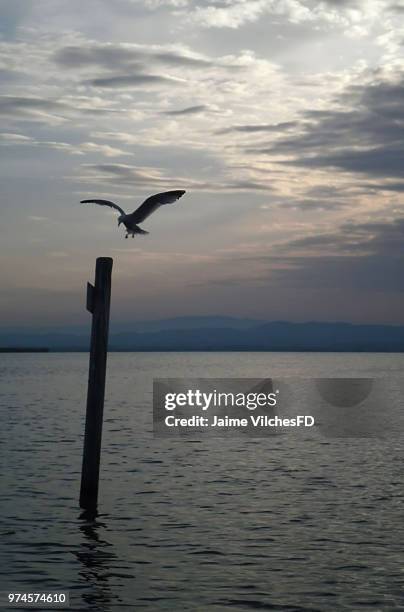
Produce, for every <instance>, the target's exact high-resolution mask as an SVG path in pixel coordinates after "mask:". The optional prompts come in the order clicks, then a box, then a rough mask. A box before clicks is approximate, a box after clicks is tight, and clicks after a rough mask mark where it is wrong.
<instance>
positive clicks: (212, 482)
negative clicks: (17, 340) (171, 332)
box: [0, 353, 404, 612]
mask: <svg viewBox="0 0 404 612" xmlns="http://www.w3.org/2000/svg"><path fill="white" fill-rule="evenodd" d="M403 371H404V355H402V354H400V355H384V354H379V355H367V354H338V355H334V354H322V355H319V354H303V353H300V354H293V353H276V354H266V353H141V354H136V353H112V354H110V356H109V363H108V380H107V394H106V404H105V421H104V437H103V455H102V468H101V469H102V477H101V482H100V506H99V515H98V517H97V518H96V520H95V521H91V520H86V519H85V518H83V517H82V516H81V513H80V510H79V508H78V493H79V484H80V470H81V455H82V433H83V429H84V416H85V397H86V385H87V373H88V356H87V355H86V354H20V355H11V354H9V355H7V354H3V355H0V377H1V378H0V408H1V411H0V439H1V446H0V461H1V466H2V473H1V488H0V494H1V510H0V517H1V522H0V532H1V548H0V570H1V586H0V590H5V589H18V590H20V591H21V590H24V589H26V590H30V591H33V590H35V591H38V590H46V589H48V590H68V591H70V600H71V609H73V610H99V611H102V612H109V611H111V612H115V611H118V610H124V609H128V610H134V609H136V610H137V609H139V610H141V609H144V610H153V611H154V610H156V611H160V610H176V611H179V610H193V611H195V610H197V611H199V610H200V611H205V610H209V611H226V610H234V611H237V610H240V611H246V610H281V611H288V610H290V611H294V610H296V611H298V610H307V611H315V610H318V611H321V612H323V611H325V612H327V611H333V612H335V611H336V610H347V611H348V610H349V611H357V610H386V611H387V610H389V611H390V610H404V562H403V559H404V556H403V541H404V520H403V516H404V503H403V502H404V482H403V450H404V443H403V439H402V438H401V437H400V436H398V437H392V438H390V437H387V438H385V439H378V438H342V439H341V438H337V439H330V438H325V437H322V436H317V437H313V436H311V437H307V436H304V435H302V436H300V435H299V436H292V437H290V436H275V437H268V438H265V439H254V438H252V439H242V438H239V439H237V438H234V437H233V438H228V439H221V438H207V439H203V440H199V441H192V440H187V439H156V438H153V435H152V381H153V378H154V377H156V378H157V377H160V378H164V377H182V376H186V377H193V378H197V377H214V378H219V377H250V378H259V377H268V376H272V377H285V376H303V377H321V376H330V377H334V376H341V377H352V376H358V377H360V376H363V377H366V376H370V377H373V376H375V377H383V376H385V375H386V376H387V375H388V376H391V375H393V376H400V375H401V374H402V372H403ZM400 400H401V401H402V397H401V398H398V397H397V398H396V401H397V405H398V406H399V402H400ZM399 407H400V406H399ZM381 409H384V407H383V406H381Z"/></svg>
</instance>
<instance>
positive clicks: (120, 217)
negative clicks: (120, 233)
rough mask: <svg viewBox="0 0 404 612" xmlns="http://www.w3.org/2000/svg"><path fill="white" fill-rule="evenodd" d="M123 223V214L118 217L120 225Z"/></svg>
mask: <svg viewBox="0 0 404 612" xmlns="http://www.w3.org/2000/svg"><path fill="white" fill-rule="evenodd" d="M121 223H123V215H119V217H118V227H119V226H120V225H121Z"/></svg>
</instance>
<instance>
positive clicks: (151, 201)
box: [80, 189, 185, 238]
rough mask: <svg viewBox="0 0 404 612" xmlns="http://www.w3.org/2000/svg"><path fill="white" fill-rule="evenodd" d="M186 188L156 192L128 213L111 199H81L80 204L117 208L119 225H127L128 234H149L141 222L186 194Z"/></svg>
mask: <svg viewBox="0 0 404 612" xmlns="http://www.w3.org/2000/svg"><path fill="white" fill-rule="evenodd" d="M184 193H185V191H184V190H182V189H181V190H176V191H164V192H163V193H156V194H155V195H152V196H150V197H149V198H147V199H146V200H145V201H144V202H143V204H141V205H140V206H139V208H137V209H136V210H135V211H134V212H133V213H129V214H128V215H127V214H126V213H125V211H124V210H123V209H122V208H121V207H120V206H118V204H115V203H114V202H110V201H109V200H81V202H80V204H99V205H100V206H109V207H110V208H115V210H117V211H118V212H119V213H120V215H119V217H118V227H119V226H120V225H121V223H123V224H124V226H125V227H126V232H127V233H126V236H125V238H127V237H128V236H130V235H132V238H134V236H135V234H148V233H149V232H146V231H145V230H144V229H142V228H141V227H139V225H138V224H139V223H142V221H144V220H145V219H147V217H148V216H149V215H151V214H152V213H153V212H154V211H155V210H157V208H159V207H160V206H163V205H164V204H173V203H174V202H176V201H177V200H179V199H180V198H182V196H183V195H184Z"/></svg>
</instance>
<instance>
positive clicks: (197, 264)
mask: <svg viewBox="0 0 404 612" xmlns="http://www.w3.org/2000/svg"><path fill="white" fill-rule="evenodd" d="M403 50H404V2H403V1H402V0H397V1H395V0H391V2H390V1H384V2H382V1H379V0H363V1H362V0H340V1H337V0H324V1H323V2H315V1H312V0H212V1H210V0H85V2H84V1H82V0H81V1H80V2H79V1H78V0H65V1H61V0H0V62H1V63H0V81H1V82H0V91H1V94H0V122H1V124H0V155H1V164H0V175H1V176H0V181H1V190H0V206H1V224H0V269H1V287H2V288H1V293H0V327H7V326H44V325H66V326H68V325H73V324H74V325H75V324H81V323H85V322H86V321H88V316H89V315H88V313H86V311H85V286H86V283H87V281H92V280H93V277H94V265H95V259H96V257H98V256H106V257H113V259H114V269H113V296H112V312H111V316H112V317H114V318H115V320H120V321H128V322H130V321H135V320H145V319H162V318H168V317H177V316H188V315H190V316H191V315H192V316H195V315H203V316H205V315H206V316H207V315H229V316H233V317H249V318H259V319H266V320H289V321H312V320H317V321H351V322H355V323H391V324H403V323H404V308H403V306H404V301H403V290H404V273H403V272H404V210H403V198H404V56H403ZM170 189H185V190H186V192H187V193H186V195H185V196H184V197H183V198H182V199H181V200H179V201H178V202H177V203H176V204H174V205H172V206H165V207H162V208H160V209H159V210H158V211H157V212H156V213H155V214H154V215H152V216H151V217H149V218H148V219H147V220H146V221H145V222H144V223H143V224H142V227H143V228H144V229H146V230H148V231H149V232H150V234H149V235H148V236H137V237H135V238H134V239H132V238H129V239H128V240H125V239H124V235H125V232H124V229H123V226H121V227H120V228H119V229H118V227H117V221H116V217H117V214H116V213H115V212H114V211H111V210H109V209H105V208H101V207H97V206H95V205H83V204H80V203H79V202H80V200H81V199H84V198H91V197H100V198H107V199H111V200H113V201H115V202H116V203H118V204H119V205H120V206H121V207H122V208H124V209H125V210H126V211H127V212H131V211H132V210H134V209H135V208H137V206H138V205H139V204H140V203H141V202H142V201H143V200H144V199H145V198H146V197H147V196H148V195H150V194H153V193H156V192H160V191H165V190H170Z"/></svg>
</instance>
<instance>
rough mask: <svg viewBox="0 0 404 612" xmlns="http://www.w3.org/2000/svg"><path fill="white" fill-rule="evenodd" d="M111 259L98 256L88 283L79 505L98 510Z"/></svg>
mask: <svg viewBox="0 0 404 612" xmlns="http://www.w3.org/2000/svg"><path fill="white" fill-rule="evenodd" d="M111 273H112V258H111V257H98V258H97V261H96V267H95V284H94V287H93V285H91V284H90V283H87V310H88V311H89V312H91V313H92V315H93V317H92V326H91V347H90V365H89V373H88V391H87V410H86V425H85V433H84V449H83V465H82V471H81V488H80V506H81V508H84V509H85V510H94V509H95V508H96V507H97V499H98V480H99V474H100V458H101V438H102V421H103V413H104V394H105V374H106V369H107V351H108V328H109V307H110V300H111Z"/></svg>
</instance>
